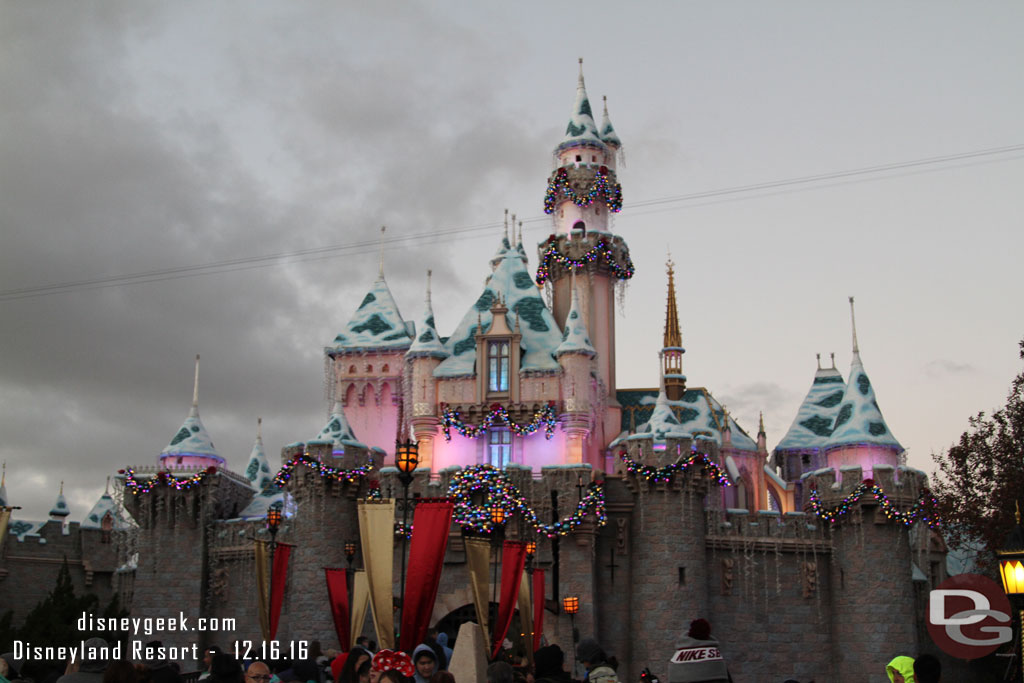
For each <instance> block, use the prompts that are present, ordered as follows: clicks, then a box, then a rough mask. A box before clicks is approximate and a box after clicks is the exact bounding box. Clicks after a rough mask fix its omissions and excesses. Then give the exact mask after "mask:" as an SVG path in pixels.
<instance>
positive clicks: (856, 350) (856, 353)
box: [850, 296, 860, 356]
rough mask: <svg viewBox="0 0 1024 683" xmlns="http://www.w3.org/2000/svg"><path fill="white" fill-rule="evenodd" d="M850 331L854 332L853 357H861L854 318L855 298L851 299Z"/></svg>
mask: <svg viewBox="0 0 1024 683" xmlns="http://www.w3.org/2000/svg"><path fill="white" fill-rule="evenodd" d="M850 329H852V330H853V355H854V356H859V355H860V347H859V346H857V321H856V319H854V317H853V297H852V296H851V297H850Z"/></svg>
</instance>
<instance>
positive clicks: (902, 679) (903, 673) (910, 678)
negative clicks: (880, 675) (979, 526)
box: [885, 655, 914, 683]
mask: <svg viewBox="0 0 1024 683" xmlns="http://www.w3.org/2000/svg"><path fill="white" fill-rule="evenodd" d="M885 673H887V674H888V675H889V680H890V681H892V683H914V658H913V657H906V656H902V655H901V656H899V657H894V658H893V660H892V661H891V662H889V663H888V664H886V665H885Z"/></svg>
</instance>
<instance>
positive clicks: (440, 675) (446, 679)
mask: <svg viewBox="0 0 1024 683" xmlns="http://www.w3.org/2000/svg"><path fill="white" fill-rule="evenodd" d="M430 683H455V676H452V674H451V672H450V671H435V672H434V675H433V676H431V677H430Z"/></svg>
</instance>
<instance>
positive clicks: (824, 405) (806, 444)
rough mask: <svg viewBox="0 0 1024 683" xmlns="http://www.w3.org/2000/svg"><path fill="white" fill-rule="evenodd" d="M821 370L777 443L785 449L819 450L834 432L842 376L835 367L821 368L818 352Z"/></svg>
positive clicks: (818, 358) (840, 398)
mask: <svg viewBox="0 0 1024 683" xmlns="http://www.w3.org/2000/svg"><path fill="white" fill-rule="evenodd" d="M816 356H817V363H818V369H817V370H816V371H815V373H814V381H813V382H812V383H811V388H810V389H809V390H808V392H807V395H806V396H805V397H804V400H803V403H801V404H800V407H799V408H798V409H797V413H796V417H795V418H793V423H792V424H791V425H790V426H789V430H788V431H787V432H786V434H785V436H783V437H782V440H781V441H779V443H778V445H776V446H775V449H776V450H782V451H801V450H812V451H817V450H818V449H819V448H821V447H822V446H824V445H825V442H827V441H828V438H829V436H831V434H832V425H833V424H834V423H835V420H836V413H838V412H839V404H840V403H842V401H843V394H844V393H845V384H844V383H843V376H842V375H841V374H839V371H838V370H836V369H835V368H834V367H833V368H822V367H821V354H820V353H819V354H816Z"/></svg>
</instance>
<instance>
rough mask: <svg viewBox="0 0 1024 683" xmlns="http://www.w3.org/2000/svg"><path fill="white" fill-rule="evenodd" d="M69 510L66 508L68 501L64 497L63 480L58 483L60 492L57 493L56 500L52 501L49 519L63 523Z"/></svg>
mask: <svg viewBox="0 0 1024 683" xmlns="http://www.w3.org/2000/svg"><path fill="white" fill-rule="evenodd" d="M70 514H71V511H70V510H68V501H67V500H65V498H64V482H61V483H60V492H59V493H58V494H57V500H56V501H54V503H53V507H52V508H50V519H52V520H53V521H55V522H60V523H61V524H63V523H64V520H65V519H67V517H68V515H70Z"/></svg>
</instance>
